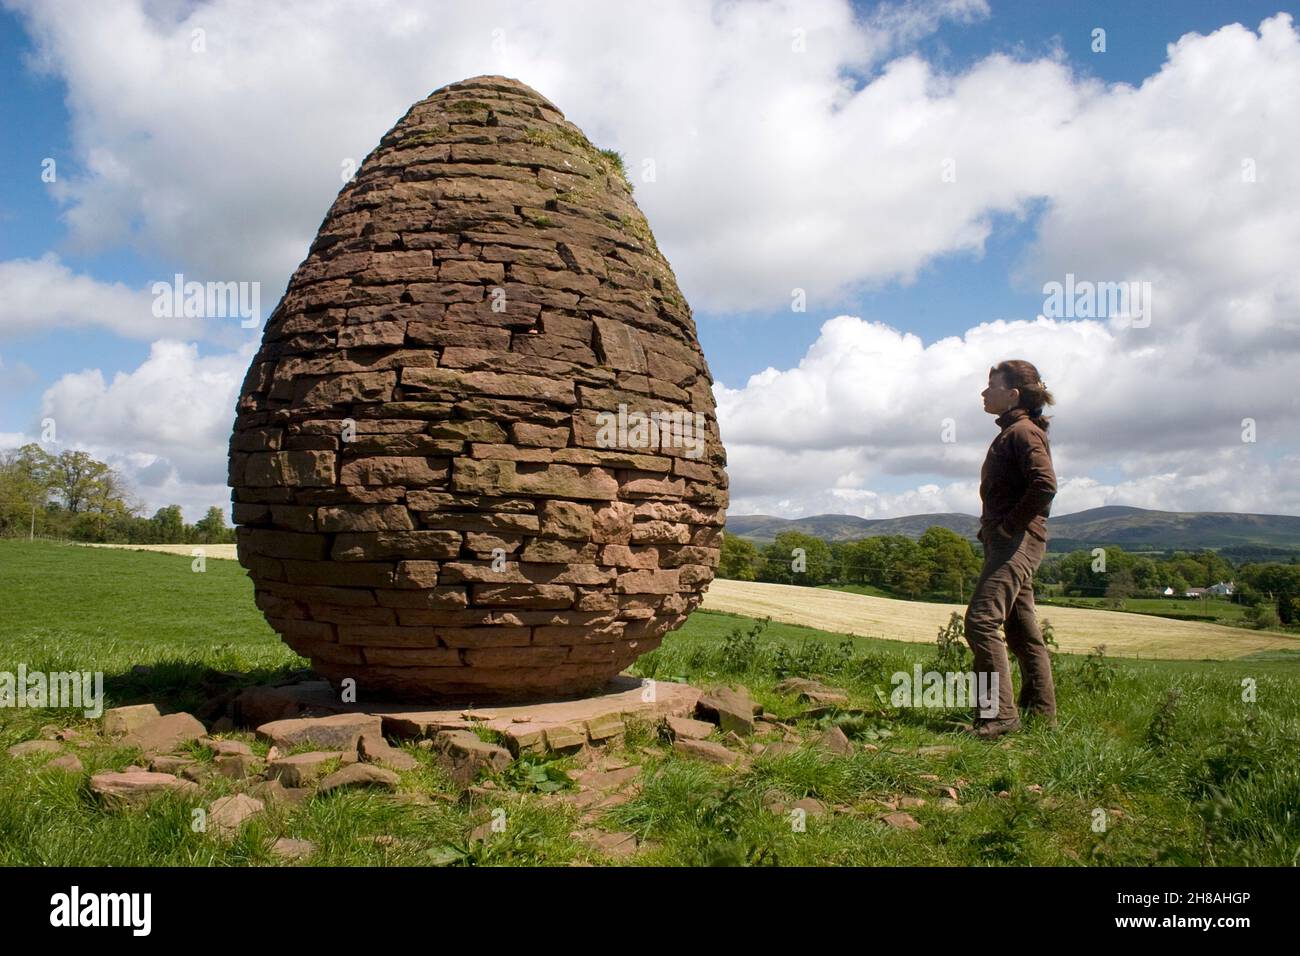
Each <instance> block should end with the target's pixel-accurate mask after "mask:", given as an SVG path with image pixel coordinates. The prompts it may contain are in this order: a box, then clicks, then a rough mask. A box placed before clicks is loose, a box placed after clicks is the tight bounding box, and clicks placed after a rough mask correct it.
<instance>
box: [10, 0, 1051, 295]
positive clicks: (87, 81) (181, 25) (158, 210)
mask: <svg viewBox="0 0 1300 956" xmlns="http://www.w3.org/2000/svg"><path fill="white" fill-rule="evenodd" d="M10 2H14V0H10ZM14 5H15V6H16V7H17V8H18V9H19V10H21V11H22V12H23V14H24V16H25V18H26V20H27V22H28V23H29V25H30V30H31V32H32V33H33V35H34V36H35V38H36V39H37V42H38V45H39V54H38V57H37V61H36V62H37V64H38V65H39V66H41V67H42V68H44V69H47V70H50V71H52V72H56V73H57V74H59V75H60V77H61V78H62V79H63V80H64V82H66V84H67V86H68V104H69V109H70V113H71V116H72V125H73V139H74V142H75V144H76V152H77V158H78V162H79V165H80V167H81V169H80V170H79V171H78V172H77V173H72V172H68V173H66V174H64V173H62V171H61V177H60V186H59V192H58V195H60V196H61V197H62V198H63V199H64V200H65V201H66V203H67V206H66V209H65V217H66V219H67V222H68V225H69V226H70V228H71V232H72V239H73V241H74V244H75V246H76V247H78V248H84V249H96V248H102V247H105V246H115V245H118V244H121V243H122V242H123V241H124V238H125V237H130V238H132V239H134V240H136V241H138V242H139V243H140V244H141V245H142V246H144V247H145V248H148V249H152V250H154V251H155V252H159V253H162V254H164V255H168V256H174V257H176V258H177V259H179V260H180V261H183V262H184V263H185V264H186V265H187V266H188V267H189V268H190V269H192V270H194V271H196V272H202V273H203V275H202V276H199V278H201V279H204V280H206V279H213V280H223V281H259V280H260V281H262V282H263V283H264V285H265V286H266V288H267V289H268V290H278V289H280V288H282V287H283V283H284V281H285V280H286V279H287V277H288V275H289V273H290V272H291V271H292V269H293V267H294V266H295V265H297V263H298V262H299V261H300V260H301V258H302V257H303V255H304V254H305V251H306V249H307V247H308V244H309V243H310V240H311V237H312V234H313V233H314V231H315V229H316V228H317V226H318V225H319V223H320V220H321V218H322V216H323V214H324V212H325V210H326V209H327V208H328V206H329V203H330V201H331V200H332V198H333V196H334V195H335V194H336V193H337V192H338V190H339V188H340V186H341V185H342V181H341V177H340V170H341V168H342V163H343V162H344V160H346V159H353V160H360V159H361V158H362V157H364V156H365V154H366V153H367V152H368V151H369V150H370V149H372V148H373V147H374V146H375V145H376V143H377V142H378V140H379V138H380V136H381V135H382V134H383V132H384V131H385V130H386V129H388V128H389V127H390V126H392V125H393V123H395V122H396V121H397V119H399V118H400V117H401V116H402V114H403V113H404V112H405V111H406V109H407V107H408V106H409V105H410V104H411V103H412V102H414V101H415V100H418V99H420V98H422V97H424V96H426V95H427V94H428V93H429V92H431V91H432V90H433V89H435V88H437V87H439V86H442V85H444V84H446V83H449V82H453V81H455V80H459V79H462V78H464V77H467V76H473V75H476V74H482V73H504V74H507V75H511V76H516V77H518V78H520V79H522V80H524V81H525V82H528V83H530V84H531V85H533V86H534V87H535V88H537V89H538V90H539V91H540V92H542V93H543V94H544V95H546V96H548V97H549V98H551V99H552V100H553V101H554V102H555V103H556V104H557V105H559V106H560V108H561V109H562V110H564V111H565V112H566V114H567V115H569V117H570V118H571V119H573V120H574V121H575V122H577V123H578V124H579V125H580V126H582V127H583V128H584V129H585V130H586V131H587V132H588V134H589V135H590V136H592V138H593V139H595V140H596V141H597V142H598V144H599V145H602V146H612V147H615V148H618V149H620V150H621V151H623V152H624V154H625V156H626V158H627V160H628V163H629V166H630V168H631V170H632V172H633V175H637V174H638V173H639V171H640V170H641V168H642V161H643V160H645V159H653V160H654V161H655V165H656V172H657V181H656V182H654V183H642V184H641V186H640V189H639V191H638V199H639V201H640V202H641V203H642V204H643V206H644V207H645V209H646V211H647V213H648V214H649V216H650V219H651V222H652V224H653V225H654V227H655V230H656V233H657V235H658V236H659V238H660V241H661V245H663V246H664V248H666V249H668V250H669V254H670V257H671V258H672V259H673V260H674V262H675V264H676V265H677V268H678V270H679V272H680V273H681V279H682V282H683V285H684V288H685V289H686V291H687V293H688V294H689V295H692V296H694V297H695V299H696V302H697V305H703V306H714V307H721V306H732V305H741V306H749V305H757V304H763V303H767V304H770V303H771V298H772V296H773V295H776V296H777V297H778V300H779V301H784V300H785V299H786V298H788V295H789V288H790V286H791V285H802V286H805V287H808V288H810V289H812V290H827V289H829V288H831V287H834V286H837V285H840V284H842V283H844V282H846V281H850V280H856V279H860V278H862V277H864V276H868V277H881V278H883V277H887V276H889V275H892V274H895V273H903V272H910V271H912V270H914V269H915V268H916V267H918V266H919V265H920V264H921V262H922V261H923V260H924V258H925V257H927V256H929V255H932V254H935V253H937V252H941V251H947V250H951V249H957V248H971V247H973V246H974V245H976V244H977V243H978V242H979V241H980V239H981V237H982V234H983V232H984V229H983V227H981V226H979V225H972V224H970V223H968V222H966V221H965V220H967V219H968V218H969V217H970V216H971V215H973V214H978V213H979V212H980V211H981V209H982V206H983V205H986V204H987V202H988V200H987V198H986V197H985V198H976V199H973V200H970V201H963V202H960V203H958V204H956V205H954V206H952V207H951V208H948V202H949V200H950V199H951V196H950V195H949V196H944V195H943V194H941V193H939V192H938V191H937V190H936V189H935V188H934V184H935V183H937V176H938V173H937V169H938V166H937V164H938V162H939V159H940V158H941V157H942V156H945V155H949V154H950V153H951V150H952V145H951V144H950V143H948V142H944V140H945V139H946V138H949V137H951V136H962V135H965V134H966V132H967V130H966V129H965V128H964V127H965V126H966V124H965V123H964V122H963V123H958V124H957V125H956V126H955V127H954V126H953V125H952V124H951V123H950V122H949V121H948V120H946V119H944V117H943V116H942V115H940V114H948V113H950V112H951V104H945V103H939V104H938V105H937V106H934V107H932V106H930V105H929V104H928V102H927V99H928V93H927V90H926V87H927V85H928V84H930V83H932V82H933V80H932V79H931V78H930V77H929V75H928V70H926V69H925V68H924V67H923V66H922V65H921V64H920V63H919V62H917V61H899V62H898V63H897V64H895V65H894V66H893V67H891V69H890V70H889V71H888V73H887V74H886V75H885V76H884V77H882V78H880V79H878V80H877V81H876V82H875V83H873V84H872V86H871V87H870V88H869V89H868V91H867V92H866V93H864V94H857V95H854V93H853V90H852V80H851V77H852V76H857V75H865V74H869V73H870V71H871V69H872V68H873V67H874V66H876V65H878V64H879V63H880V62H881V61H882V59H883V58H884V57H885V56H887V55H892V54H894V53H895V52H897V51H898V50H899V49H903V48H905V47H906V45H907V44H908V43H911V42H914V41H915V40H917V39H919V38H920V37H922V36H924V35H926V34H928V33H930V32H932V31H933V30H935V29H936V28H937V27H938V26H939V25H940V23H941V22H942V21H943V20H945V19H954V20H957V21H967V20H970V19H972V18H976V17H979V16H982V15H985V14H986V13H987V7H986V4H985V3H983V2H982V0H939V2H908V3H904V4H899V5H891V6H886V7H884V8H882V9H880V10H878V11H877V12H876V13H875V14H874V15H870V16H866V17H863V18H861V19H859V18H858V16H857V14H856V13H855V11H854V10H853V8H852V7H851V6H850V5H849V4H848V3H846V2H842V0H806V2H801V3H764V4H758V3H726V4H712V5H711V4H706V3H700V2H697V0H677V2H672V3H658V4H644V5H642V4H638V5H633V4H618V5H610V4H608V3H605V2H603V0H590V2H569V3H561V4H545V5H542V4H536V5H534V4H517V3H506V2H495V3H494V2H486V3H475V4H463V3H450V2H449V3H440V4H439V3H418V4H417V3H385V4H376V5H374V6H372V7H370V8H368V10H367V15H366V16H365V17H357V16H356V15H355V11H354V10H352V9H351V8H350V7H348V6H347V5H345V4H321V3H317V2H315V0H311V2H298V3H285V4H266V5H249V4H247V3H243V2H238V0H217V2H213V3H206V4H203V5H200V6H195V7H191V8H184V10H183V12H182V8H179V7H176V6H173V5H153V4H149V5H146V4H143V3H142V2H134V3H132V2H124V3H120V4H112V5H109V6H104V5H102V4H98V3H89V2H85V3H69V4H62V5H59V6H56V7H51V6H48V5H45V4H37V3H33V2H26V0H17V2H14ZM196 30H202V31H204V33H203V46H204V49H203V51H202V52H195V50H194V31H196ZM800 44H802V49H800V48H799V46H800ZM1029 69H1030V74H1029V75H1028V76H1026V77H1025V79H1027V80H1035V79H1040V80H1042V81H1044V82H1049V83H1051V84H1054V85H1056V86H1059V87H1062V88H1063V89H1065V90H1066V91H1067V92H1068V80H1067V78H1066V74H1065V72H1064V70H1062V69H1061V68H1059V67H1056V66H1054V65H1050V64H1049V65H1048V66H1047V67H1046V69H1045V70H1044V69H1040V68H1038V67H1031V68H1029ZM1039 73H1043V74H1044V75H1043V76H1041V77H1037V74H1039ZM1049 74H1050V75H1049ZM1008 85H1009V86H1011V87H1012V88H1011V89H1009V91H1008V92H1009V93H1010V95H1012V96H1013V97H1014V98H1015V99H1016V100H1024V99H1025V98H1026V97H1027V95H1028V94H1026V93H1025V92H1024V88H1015V87H1014V85H1013V84H1008ZM1033 98H1035V99H1036V98H1037V97H1036V96H1035V97H1033ZM1015 106H1016V103H1015V102H1011V103H1008V104H1006V107H1007V108H1009V109H1014V108H1015ZM909 111H910V112H911V113H912V115H911V117H909V116H908V112H909ZM927 113H932V114H934V115H932V116H931V117H929V118H927V117H926V116H925V114H927ZM985 118H988V117H985ZM1038 127H1039V124H1037V123H1028V124H1025V128H1024V129H1023V130H1022V131H1021V132H1020V133H1019V135H1018V136H1017V137H1015V138H1014V140H1006V139H1003V140H1001V141H1000V146H999V148H1000V149H1001V150H1004V151H1006V152H1007V153H1008V154H1009V153H1010V152H1011V151H1012V150H1014V149H1015V148H1016V146H1017V145H1025V144H1026V143H1027V141H1028V137H1029V136H1031V135H1033V134H1034V133H1035V132H1036V131H1038ZM931 128H933V131H929V130H930V129H931ZM882 129H883V130H885V131H886V135H885V136H884V137H882V136H881V135H880V134H881V131H882ZM991 139H993V137H991V136H989V135H988V133H987V132H986V133H984V134H983V136H982V140H983V141H988V140H991ZM918 153H921V154H924V156H925V162H924V167H925V168H924V169H920V168H918V166H917V157H918ZM990 160H991V161H994V162H996V157H990ZM846 168H855V169H858V170H861V171H862V173H861V174H860V175H855V176H853V177H852V178H851V184H850V183H849V182H846V177H845V176H844V175H843V170H844V169H846ZM930 172H933V173H934V175H933V176H931V175H929V173H930ZM973 173H974V169H973V168H972V174H973ZM1004 180H1005V181H1007V182H1008V183H1009V182H1010V180H1011V174H1010V173H1008V174H1007V176H1006V177H1004ZM846 185H848V186H849V188H848V189H847V190H846V189H845V186H846ZM918 188H920V189H923V190H925V191H927V192H928V193H930V196H931V202H930V203H929V204H928V205H929V206H930V207H931V208H930V210H929V211H928V212H926V213H924V214H922V215H921V216H919V217H918V216H917V215H916V214H917V212H918V210H917V208H915V207H913V208H912V209H910V210H907V213H908V214H907V215H901V216H898V215H895V214H896V213H899V212H902V211H903V209H902V206H901V205H900V199H901V200H902V203H903V204H905V200H906V196H907V195H908V194H909V193H911V192H912V191H914V190H916V189H918ZM1008 190H1009V191H1010V193H1017V194H1018V192H1019V190H1018V187H1010V186H1007V187H1006V188H1004V189H1003V190H1002V192H1004V193H1005V192H1008ZM985 193H987V190H985V191H982V192H981V196H982V197H984V195H985ZM900 194H901V195H900ZM757 196H762V197H763V201H762V202H755V197H757ZM1010 198H1011V197H1010V194H1009V193H1008V195H1007V196H1004V197H1002V201H1003V202H1005V201H1009V199H1010ZM935 200H941V201H935ZM883 221H890V222H892V223H893V225H892V226H891V229H890V232H891V233H893V234H892V235H890V236H888V237H887V236H885V235H883V234H881V232H880V230H871V232H872V234H869V235H864V234H863V230H862V226H861V224H862V223H864V222H866V223H880V222H883ZM702 226H703V227H704V228H701V227H702ZM900 230H901V233H900ZM765 273H766V274H769V275H770V276H771V280H770V281H766V282H763V281H760V282H759V283H758V285H757V286H755V285H754V278H755V276H762V275H764V274H765ZM751 289H752V290H753V291H752V292H751V291H749V290H751ZM755 296H757V298H756V297H755Z"/></svg>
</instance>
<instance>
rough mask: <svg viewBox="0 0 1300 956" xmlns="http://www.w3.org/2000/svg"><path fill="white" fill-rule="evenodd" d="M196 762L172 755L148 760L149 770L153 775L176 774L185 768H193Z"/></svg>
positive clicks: (188, 758) (160, 755)
mask: <svg viewBox="0 0 1300 956" xmlns="http://www.w3.org/2000/svg"><path fill="white" fill-rule="evenodd" d="M197 762H198V761H196V760H195V759H194V758H193V757H177V756H174V755H172V754H159V755H157V756H156V757H151V758H150V759H149V769H150V770H152V771H154V772H155V773H171V774H177V773H182V772H184V770H185V768H186V767H192V766H194V765H195V764H196V763H197Z"/></svg>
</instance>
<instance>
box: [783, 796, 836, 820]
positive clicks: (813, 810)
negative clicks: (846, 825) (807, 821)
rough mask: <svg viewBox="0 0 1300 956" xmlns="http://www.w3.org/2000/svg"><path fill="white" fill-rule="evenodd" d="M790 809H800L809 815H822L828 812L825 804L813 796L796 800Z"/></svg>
mask: <svg viewBox="0 0 1300 956" xmlns="http://www.w3.org/2000/svg"><path fill="white" fill-rule="evenodd" d="M790 809H791V810H802V811H803V812H804V813H806V814H807V815H808V816H810V817H824V816H825V815H826V814H827V813H828V812H829V811H827V809H826V804H824V803H822V802H821V801H820V800H817V799H815V798H813V797H804V798H803V799H802V800H798V801H796V802H795V803H794V804H793V805H792V806H791V807H790Z"/></svg>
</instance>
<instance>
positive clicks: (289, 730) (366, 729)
mask: <svg viewBox="0 0 1300 956" xmlns="http://www.w3.org/2000/svg"><path fill="white" fill-rule="evenodd" d="M382 732H383V722H382V721H381V720H380V718H379V717H375V716H372V715H369V714H334V715H332V716H329V717H298V718H291V719H289V720H275V721H272V722H271V723H268V724H263V725H262V726H260V727H258V728H257V738H258V739H259V740H265V741H267V742H268V743H270V744H272V745H274V746H276V747H279V748H280V749H281V750H287V749H288V748H290V747H298V746H302V745H303V744H310V745H311V746H313V747H320V748H321V749H322V750H356V749H357V741H358V740H359V739H360V738H361V735H362V734H373V735H375V736H380V735H381V734H382Z"/></svg>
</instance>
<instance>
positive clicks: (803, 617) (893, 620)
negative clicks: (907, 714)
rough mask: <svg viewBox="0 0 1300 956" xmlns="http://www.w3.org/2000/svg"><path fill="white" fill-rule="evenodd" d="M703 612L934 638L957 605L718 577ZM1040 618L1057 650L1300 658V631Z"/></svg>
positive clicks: (1073, 613)
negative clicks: (1049, 629)
mask: <svg viewBox="0 0 1300 956" xmlns="http://www.w3.org/2000/svg"><path fill="white" fill-rule="evenodd" d="M702 606H703V607H704V608H705V609H706V610H710V611H725V612H727V613H730V614H743V615H745V616H747V617H757V618H762V617H770V618H771V619H772V620H774V621H781V622H783V623H786V624H799V625H802V626H804V627H814V628H818V629H820V630H823V631H839V632H842V633H845V634H855V635H858V636H861V637H878V638H887V639H891V640H896V641H919V642H923V643H933V642H934V637H935V633H936V632H937V631H938V629H939V628H940V627H941V626H943V625H944V624H946V623H947V621H948V618H949V616H950V615H951V614H952V613H953V612H954V611H957V612H959V613H960V612H962V611H964V610H965V608H964V607H963V606H962V605H960V604H934V603H926V602H924V601H899V600H894V599H891V598H882V597H871V596H869V595H865V594H849V593H846V592H844V591H833V590H830V589H828V588H806V587H800V586H798V585H793V584H760V583H757V582H751V581H726V580H716V581H714V582H713V584H711V585H710V586H709V591H708V594H707V595H706V596H705V598H704V604H703V605H702ZM1038 618H1039V620H1040V621H1042V620H1043V619H1047V620H1049V621H1051V622H1052V627H1053V631H1054V634H1055V636H1056V642H1057V644H1058V645H1060V649H1061V650H1062V651H1065V652H1067V653H1071V654H1086V653H1088V652H1089V651H1091V650H1092V649H1093V648H1094V647H1096V646H1097V645H1098V644H1104V645H1105V646H1106V653H1107V654H1108V655H1110V656H1113V657H1140V658H1144V659H1146V658H1151V659H1181V660H1224V661H1226V660H1235V659H1238V658H1243V657H1250V656H1253V655H1258V654H1261V653H1279V654H1283V655H1286V654H1296V655H1297V656H1300V637H1294V636H1291V635H1287V634H1280V633H1275V632H1270V631H1251V630H1246V629H1245V628H1238V627H1224V626H1223V625H1220V624H1207V623H1205V622H1202V621H1176V620H1172V619H1170V618H1161V617H1153V616H1150V615H1142V614H1127V613H1124V612H1122V611H1105V610H1091V609H1085V608H1070V607H1040V608H1039V609H1038Z"/></svg>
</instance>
